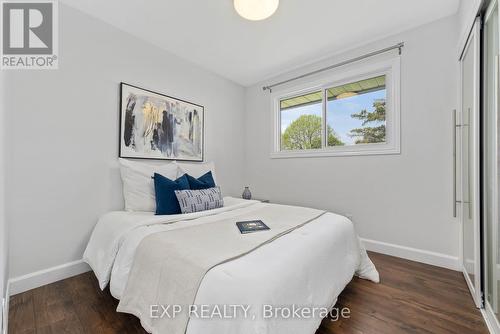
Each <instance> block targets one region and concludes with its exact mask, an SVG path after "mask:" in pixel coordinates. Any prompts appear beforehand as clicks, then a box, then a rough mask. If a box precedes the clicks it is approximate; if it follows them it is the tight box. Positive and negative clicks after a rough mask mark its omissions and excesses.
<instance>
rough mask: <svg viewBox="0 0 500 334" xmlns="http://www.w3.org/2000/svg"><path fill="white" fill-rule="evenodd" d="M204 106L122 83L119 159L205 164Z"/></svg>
mask: <svg viewBox="0 0 500 334" xmlns="http://www.w3.org/2000/svg"><path fill="white" fill-rule="evenodd" d="M204 114H205V108H204V107H203V106H202V105H199V104H196V103H193V102H189V101H186V100H182V99H178V98H175V97H172V96H169V95H166V94H162V93H158V92H155V91H152V90H148V89H144V88H141V87H138V86H134V85H131V84H128V83H125V82H121V83H120V117H119V122H120V126H119V136H120V138H119V157H120V158H133V159H150V160H177V161H193V162H202V161H203V160H204V132H205V131H204V123H205V122H204V120H205V119H204V118H205V115H204Z"/></svg>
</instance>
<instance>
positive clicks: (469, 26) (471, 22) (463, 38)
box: [457, 0, 484, 58]
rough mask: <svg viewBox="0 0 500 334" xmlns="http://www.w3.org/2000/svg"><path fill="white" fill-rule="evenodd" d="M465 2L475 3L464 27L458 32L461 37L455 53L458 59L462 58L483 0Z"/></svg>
mask: <svg viewBox="0 0 500 334" xmlns="http://www.w3.org/2000/svg"><path fill="white" fill-rule="evenodd" d="M465 1H475V3H474V5H473V7H472V10H471V11H470V12H469V15H468V18H467V23H466V26H465V27H463V28H462V31H461V32H460V34H461V36H460V41H459V42H458V52H457V53H458V54H457V57H458V58H460V57H461V56H462V53H463V51H464V49H465V47H466V45H467V40H468V39H469V35H470V32H471V30H472V28H473V26H474V23H475V22H476V17H477V15H478V14H479V10H480V9H481V7H482V5H483V1H484V0H465Z"/></svg>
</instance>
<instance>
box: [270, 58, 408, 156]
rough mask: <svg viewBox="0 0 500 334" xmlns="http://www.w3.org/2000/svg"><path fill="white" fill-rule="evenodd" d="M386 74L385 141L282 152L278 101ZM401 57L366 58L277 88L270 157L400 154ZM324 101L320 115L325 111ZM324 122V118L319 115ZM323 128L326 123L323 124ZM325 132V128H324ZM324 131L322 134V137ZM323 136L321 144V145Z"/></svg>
mask: <svg viewBox="0 0 500 334" xmlns="http://www.w3.org/2000/svg"><path fill="white" fill-rule="evenodd" d="M379 75H385V76H386V90H387V99H386V100H387V102H386V103H387V105H388V110H389V112H388V113H387V114H386V129H387V133H386V142H385V143H380V144H360V145H348V146H343V147H334V148H332V147H324V146H325V145H323V148H321V149H315V150H300V151H281V120H280V118H281V115H280V114H281V113H280V110H279V105H280V100H282V99H284V98H290V97H294V96H298V95H303V94H306V93H309V92H314V91H318V90H320V91H323V90H326V89H328V88H331V87H334V86H338V85H342V84H345V83H349V82H352V81H358V80H363V79H367V78H371V77H374V76H379ZM400 81H401V57H400V56H392V57H391V58H390V59H385V60H373V59H372V60H367V61H365V62H364V63H363V64H358V65H357V66H356V67H352V66H351V67H348V66H347V67H346V69H340V70H337V71H334V72H332V73H329V74H328V75H327V76H322V77H321V78H320V79H313V80H308V81H307V82H302V83H300V84H297V85H295V86H293V87H287V88H282V89H279V90H278V89H276V91H275V92H274V93H271V115H272V122H271V125H272V129H271V134H272V141H271V154H270V156H271V158H273V159H274V158H297V157H324V156H351V155H379V154H400V153H401V147H400V145H401V144H400V143H401V140H400V137H401V133H400V131H401V130H400V128H401V121H400V109H401V106H400V105H401V100H400V91H401V87H400V86H401V82H400ZM325 104H326V103H325V101H324V100H323V115H324V114H325V113H326V107H325ZM322 122H324V117H323V118H322ZM323 128H324V129H325V128H326V124H323ZM323 132H324V131H323ZM324 136H326V134H324V133H323V137H324ZM324 141H325V140H324V138H322V143H323V144H324Z"/></svg>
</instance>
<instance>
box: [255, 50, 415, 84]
mask: <svg viewBox="0 0 500 334" xmlns="http://www.w3.org/2000/svg"><path fill="white" fill-rule="evenodd" d="M404 46H405V43H404V42H400V43H398V44H396V45H393V46H389V47H387V48H384V49H380V50H377V51H373V52H370V53H367V54H364V55H362V56H359V57H356V58H352V59H349V60H345V61H343V62H340V63H337V64H333V65H330V66H327V67H323V68H320V69H318V70H315V71H312V72H308V73H305V74H302V75H299V76H296V77H293V78H290V79H287V80H283V81H280V82H276V83H274V84H272V85H269V86H264V87H262V90H264V91H266V90H269V92H270V93H271V92H272V90H273V88H274V87H276V86H281V85H284V84H286V83H289V82H291V81H295V80H299V79H302V78H305V77H308V76H311V75H314V74H318V73H321V72H324V71H328V70H331V69H334V68H337V67H340V66H344V65H347V64H350V63H354V62H357V61H360V60H363V59H366V58H370V57H373V56H376V55H379V54H381V53H385V52H388V51H391V50H394V49H398V50H399V54H401V49H402V48H403V47H404Z"/></svg>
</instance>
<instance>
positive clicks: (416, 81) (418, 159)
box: [245, 17, 459, 265]
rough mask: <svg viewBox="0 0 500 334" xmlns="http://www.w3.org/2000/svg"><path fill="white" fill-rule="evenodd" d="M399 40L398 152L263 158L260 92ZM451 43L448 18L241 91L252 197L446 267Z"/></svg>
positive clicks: (265, 126) (266, 105) (265, 128)
mask: <svg viewBox="0 0 500 334" xmlns="http://www.w3.org/2000/svg"><path fill="white" fill-rule="evenodd" d="M400 41H404V42H405V43H406V46H405V48H404V50H403V56H402V62H401V66H402V67H401V73H402V74H401V133H402V135H401V150H402V153H401V154H400V155H386V156H361V157H327V158H293V159H271V158H270V157H269V154H270V151H271V108H270V98H269V93H268V92H263V91H262V86H263V85H265V84H270V83H273V82H277V81H280V80H283V79H286V78H289V77H292V76H293V75H295V74H299V73H305V72H307V71H308V70H311V69H315V68H320V67H322V66H324V65H326V64H332V63H335V62H337V61H339V60H341V59H348V58H350V57H352V56H353V55H359V54H362V53H363V52H366V51H368V50H376V49H378V48H381V47H386V46H389V45H392V44H395V43H397V42H400ZM457 41H458V29H457V18H456V17H451V18H447V19H444V20H440V21H437V22H434V23H431V24H429V25H426V26H423V27H420V28H417V29H415V30H411V31H408V32H405V33H402V34H399V35H396V36H393V37H390V38H387V39H385V40H383V41H379V42H377V43H373V44H371V45H367V46H366V47H363V48H361V49H358V50H355V51H350V52H347V53H345V54H343V55H338V56H334V57H331V58H330V59H328V60H326V61H323V62H320V63H318V64H315V65H312V66H307V67H305V68H302V69H300V70H295V71H293V72H291V73H288V74H286V75H282V76H279V77H277V78H273V79H270V80H266V81H265V83H260V84H258V85H255V86H253V87H251V88H249V89H248V90H247V92H246V113H245V115H246V118H245V124H246V174H245V175H246V183H247V184H248V185H249V186H250V187H251V190H252V192H253V194H254V195H255V197H260V198H269V199H271V200H272V201H273V202H283V203H290V204H299V205H305V206H312V207H317V208H323V209H327V210H331V211H334V212H338V213H351V214H353V220H354V222H355V225H356V227H357V230H358V232H359V234H360V235H361V236H362V237H364V238H368V239H373V240H376V241H380V242H385V243H390V244H396V245H401V246H404V247H411V248H417V249H420V250H424V251H425V252H424V253H425V254H427V253H428V252H436V253H439V254H437V256H438V257H439V256H440V255H441V254H442V255H443V256H442V258H443V261H445V262H446V261H448V264H449V260H450V259H451V262H452V265H455V264H456V261H457V257H458V247H459V223H458V221H457V220H455V219H453V217H452V190H453V183H452V182H453V180H452V161H453V160H452V118H451V117H452V110H453V109H454V108H456V107H457V105H456V102H457V80H458V78H457V57H456V45H457ZM427 255H428V254H427ZM433 255H436V254H433Z"/></svg>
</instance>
